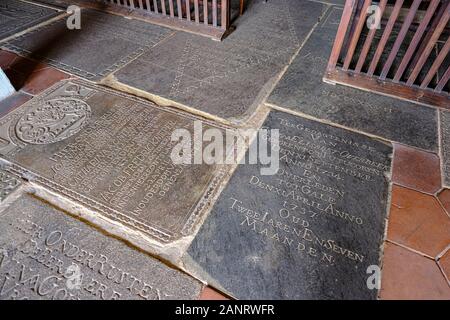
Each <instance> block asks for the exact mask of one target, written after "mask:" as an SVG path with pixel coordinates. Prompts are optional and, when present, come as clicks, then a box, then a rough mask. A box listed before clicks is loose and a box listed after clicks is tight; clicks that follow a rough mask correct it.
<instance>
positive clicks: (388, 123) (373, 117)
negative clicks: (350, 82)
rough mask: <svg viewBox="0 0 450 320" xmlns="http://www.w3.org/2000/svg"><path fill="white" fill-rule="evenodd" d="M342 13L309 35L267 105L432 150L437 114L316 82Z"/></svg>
mask: <svg viewBox="0 0 450 320" xmlns="http://www.w3.org/2000/svg"><path fill="white" fill-rule="evenodd" d="M341 14H342V10H341V9H339V8H333V9H332V10H331V12H330V14H329V16H327V17H326V18H325V19H324V20H323V22H322V23H321V24H320V25H319V26H318V28H317V29H316V30H314V32H313V33H312V35H311V37H310V38H309V39H308V41H307V42H306V44H305V46H304V47H303V48H302V49H301V50H300V52H299V54H298V56H297V57H296V58H295V60H294V61H293V63H292V64H291V65H290V66H289V68H288V70H287V72H286V74H285V75H284V76H283V78H282V79H281V80H280V82H279V83H278V84H277V86H276V88H275V89H274V91H273V92H272V94H271V95H270V97H269V98H268V103H270V104H273V105H276V106H279V107H282V108H286V109H290V110H293V111H297V112H301V113H304V114H307V115H310V116H313V117H315V118H318V119H323V120H326V121H330V122H332V123H336V124H339V125H343V126H346V127H348V128H352V129H357V130H360V131H363V132H367V133H370V134H373V135H377V136H379V137H383V138H386V139H388V140H393V141H397V142H401V143H403V144H406V145H410V146H414V147H418V148H422V149H426V150H431V151H437V147H438V144H437V140H438V138H437V136H438V135H437V113H436V111H435V110H434V109H432V108H428V107H424V106H420V105H416V104H413V103H410V102H405V101H401V100H398V99H393V98H389V97H385V96H382V95H378V94H374V93H369V92H366V91H362V90H358V89H353V88H350V87H346V86H341V85H330V84H327V83H324V82H323V81H322V77H323V75H324V72H325V68H326V65H327V62H328V58H329V55H330V52H331V48H332V45H333V41H334V37H335V35H336V30H337V26H338V23H339V20H340V16H341Z"/></svg>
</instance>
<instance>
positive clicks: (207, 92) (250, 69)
mask: <svg viewBox="0 0 450 320" xmlns="http://www.w3.org/2000/svg"><path fill="white" fill-rule="evenodd" d="M248 5H249V7H248V8H247V10H246V11H245V14H244V15H243V16H241V17H239V18H238V19H237V20H236V23H235V24H236V30H235V31H234V32H232V33H231V34H230V35H229V36H228V37H226V38H225V39H224V40H223V41H221V42H215V41H211V40H210V39H207V38H205V37H201V36H196V35H192V34H188V33H182V32H178V33H177V34H176V35H175V36H173V37H171V38H169V39H166V40H165V41H163V42H162V43H160V44H159V45H157V46H155V47H154V48H152V49H151V50H149V51H148V52H147V53H146V54H145V55H142V56H140V57H139V58H138V59H136V60H134V61H133V62H131V63H129V64H128V65H126V66H125V67H123V68H122V69H121V70H119V71H118V72H116V73H115V74H114V76H115V77H116V79H117V81H118V82H120V83H121V84H125V85H127V86H129V87H132V88H135V89H138V90H140V91H141V92H142V91H144V92H147V93H149V94H153V95H158V96H160V97H163V98H166V99H169V100H172V101H175V102H177V103H179V104H182V105H183V106H185V107H189V108H193V109H196V110H198V111H200V112H203V113H206V114H209V115H212V116H214V117H219V118H222V119H225V120H227V121H232V122H241V121H243V120H246V119H248V117H250V115H251V114H252V113H253V112H254V110H255V108H256V107H257V106H258V105H259V104H260V102H261V101H262V99H263V98H264V97H265V96H266V95H267V94H268V93H269V92H270V90H271V88H272V86H273V85H274V83H275V81H276V80H277V76H278V75H279V73H280V72H281V71H282V70H283V68H284V67H285V66H286V65H287V64H288V63H289V60H290V58H291V57H292V56H293V55H294V54H295V53H296V51H297V50H298V49H299V48H300V45H301V43H302V42H303V41H304V39H305V38H306V36H307V35H308V33H309V32H310V30H311V29H312V27H313V26H314V25H315V24H316V23H317V21H318V19H319V17H320V16H321V15H322V14H323V13H324V11H325V9H326V7H327V6H326V5H324V4H321V3H314V2H310V1H305V0H277V1H268V2H267V3H265V2H263V1H261V0H258V1H250V2H249V4H248Z"/></svg>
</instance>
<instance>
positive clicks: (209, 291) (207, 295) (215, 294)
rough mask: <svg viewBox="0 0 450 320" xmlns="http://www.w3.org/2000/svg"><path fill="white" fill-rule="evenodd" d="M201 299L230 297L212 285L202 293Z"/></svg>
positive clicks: (225, 298) (224, 298)
mask: <svg viewBox="0 0 450 320" xmlns="http://www.w3.org/2000/svg"><path fill="white" fill-rule="evenodd" d="M199 300H229V299H228V298H227V297H225V296H223V295H222V294H220V293H219V292H217V291H216V290H214V289H212V288H210V287H205V288H204V289H203V291H202V293H201V294H200V298H199Z"/></svg>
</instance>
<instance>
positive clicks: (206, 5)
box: [203, 0, 209, 25]
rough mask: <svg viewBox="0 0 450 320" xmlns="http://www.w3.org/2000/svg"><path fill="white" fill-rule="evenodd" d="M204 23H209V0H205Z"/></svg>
mask: <svg viewBox="0 0 450 320" xmlns="http://www.w3.org/2000/svg"><path fill="white" fill-rule="evenodd" d="M203 23H204V24H205V25H208V23H209V22H208V0H203Z"/></svg>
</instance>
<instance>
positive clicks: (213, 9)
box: [212, 0, 217, 27]
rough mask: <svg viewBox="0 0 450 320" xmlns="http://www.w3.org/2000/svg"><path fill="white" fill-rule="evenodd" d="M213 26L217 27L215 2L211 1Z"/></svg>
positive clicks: (214, 0) (215, 0)
mask: <svg viewBox="0 0 450 320" xmlns="http://www.w3.org/2000/svg"><path fill="white" fill-rule="evenodd" d="M212 16H213V26H214V27H217V0H212Z"/></svg>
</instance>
